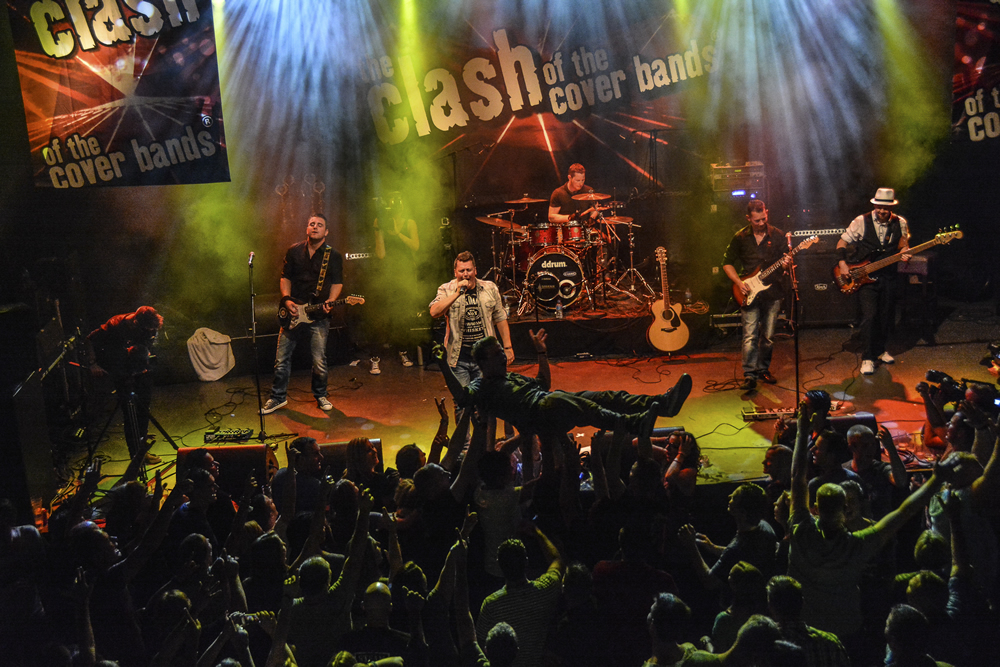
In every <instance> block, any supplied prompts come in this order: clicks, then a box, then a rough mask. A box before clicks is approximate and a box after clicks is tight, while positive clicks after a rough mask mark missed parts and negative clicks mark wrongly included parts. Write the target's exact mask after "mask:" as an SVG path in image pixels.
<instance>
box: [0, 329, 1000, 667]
mask: <svg viewBox="0 0 1000 667" xmlns="http://www.w3.org/2000/svg"><path fill="white" fill-rule="evenodd" d="M534 340H535V341H536V347H538V348H540V349H538V351H539V354H544V353H545V349H544V337H541V338H540V339H539V337H534ZM491 345H492V346H494V347H495V346H497V345H498V343H497V341H496V340H495V339H485V340H484V341H481V342H480V343H479V344H478V345H477V350H476V351H477V359H487V358H491V357H490V353H491V352H495V350H491V349H490V346H491ZM501 352H502V350H501ZM493 356H495V355H493ZM491 363H492V362H491ZM518 377H519V378H523V377H524V376H518ZM688 382H690V381H688ZM919 391H920V392H921V394H922V395H923V396H924V397H925V401H926V403H927V405H928V410H929V411H932V414H929V415H928V423H929V426H928V428H929V429H933V432H934V435H935V438H936V439H937V442H936V443H935V446H938V447H939V448H940V449H939V457H938V461H937V462H936V463H934V464H933V465H930V466H927V467H924V468H923V469H917V468H912V469H909V470H908V469H907V468H906V467H905V466H904V465H903V463H902V460H901V457H900V455H899V452H897V450H896V448H895V446H894V444H893V440H892V437H891V435H890V434H889V432H888V431H887V430H885V429H884V428H883V429H877V431H873V430H872V429H870V428H868V427H867V426H863V425H853V426H852V427H851V428H850V429H849V430H847V431H846V432H845V433H841V432H838V431H836V430H834V429H833V428H832V427H831V421H830V419H829V415H828V413H829V409H830V401H829V396H828V395H826V394H825V392H822V391H811V392H808V394H807V395H806V398H805V400H804V401H803V402H802V404H801V405H800V406H799V410H798V413H797V416H796V418H795V419H794V420H789V421H787V422H783V423H781V424H779V428H778V429H777V432H776V435H775V442H774V444H773V446H772V447H770V448H768V449H767V450H766V452H762V466H763V472H764V475H763V476H762V480H761V482H760V483H759V484H758V483H751V482H746V483H742V484H739V485H737V486H735V488H731V487H730V489H731V492H730V493H729V494H728V502H727V501H726V499H725V498H724V497H723V496H722V495H721V494H719V493H718V492H717V491H713V487H709V486H699V487H697V488H696V486H695V478H696V476H697V473H698V467H699V459H700V453H699V449H698V443H697V442H696V440H695V438H694V437H693V436H692V435H690V434H689V433H686V432H684V431H683V430H680V429H677V430H673V431H671V432H669V433H668V434H667V435H666V436H663V437H656V436H655V435H651V434H650V432H649V431H650V429H649V428H647V425H648V424H649V423H651V421H650V420H649V418H648V415H649V414H652V419H655V417H656V416H657V415H658V414H662V409H663V406H662V405H660V404H654V406H653V407H652V408H650V412H649V413H646V414H644V415H643V417H642V419H637V418H633V417H631V416H627V415H619V417H618V421H617V425H616V428H615V429H614V430H613V431H611V430H610V429H609V430H607V431H603V430H602V431H600V432H598V433H597V434H596V435H595V436H594V437H593V438H592V439H591V440H590V442H589V443H580V442H575V441H574V439H573V438H572V437H571V435H569V434H561V433H552V432H548V431H547V430H546V429H544V428H539V429H538V431H537V432H530V431H528V430H523V431H521V432H519V433H514V432H513V430H512V429H508V432H509V433H513V435H510V436H508V437H502V438H498V437H497V428H496V419H495V418H494V416H492V415H491V406H490V404H489V397H490V396H492V395H495V392H494V393H490V392H481V396H484V397H485V398H484V399H483V402H480V403H477V404H476V405H475V406H474V407H475V409H466V410H463V411H461V420H460V423H458V424H456V425H455V428H454V429H453V430H451V437H449V430H450V429H449V411H448V410H447V408H446V403H445V401H444V399H442V400H441V401H439V402H438V405H437V408H438V412H439V414H440V420H441V421H440V428H439V431H438V434H437V435H436V436H435V438H434V440H433V441H432V442H431V443H429V445H428V446H427V447H426V451H425V450H424V449H423V448H421V447H418V446H407V447H404V448H403V449H402V450H401V451H400V452H399V455H398V457H397V458H396V461H395V464H396V466H395V468H391V467H388V466H385V465H384V464H383V462H382V461H381V460H380V452H379V449H378V448H377V447H376V446H375V445H374V444H373V443H372V442H371V441H369V440H367V439H365V438H359V439H356V440H354V441H352V442H351V443H350V444H349V445H348V447H347V452H346V454H347V465H346V469H345V470H342V471H340V470H330V469H329V468H327V467H325V465H324V454H323V452H322V450H321V448H320V447H319V445H318V444H317V443H316V441H315V440H313V439H311V438H298V439H296V440H294V441H293V442H291V443H290V444H287V445H286V446H285V454H286V457H287V466H286V467H284V468H282V469H281V470H279V471H278V472H277V474H276V475H275V476H274V478H273V479H272V480H270V483H265V482H266V480H255V479H253V477H248V478H247V480H246V483H245V485H244V488H242V489H220V488H219V487H218V486H217V484H216V478H217V477H219V469H220V464H219V462H217V461H215V460H214V459H213V456H212V454H211V453H210V451H209V450H198V451H197V452H194V453H193V454H191V455H189V456H187V457H186V458H185V459H184V464H185V465H184V467H183V468H181V469H179V470H178V471H177V476H176V483H175V484H174V485H173V488H171V489H169V491H168V490H167V489H166V485H165V483H164V480H163V479H161V476H160V475H159V474H157V476H156V477H155V480H153V481H152V482H151V484H150V485H149V487H152V492H151V493H149V492H148V487H147V485H144V484H142V483H140V482H138V481H136V480H135V479H133V478H134V477H135V476H136V475H135V473H136V471H135V470H134V469H130V471H129V472H128V473H126V475H125V476H124V477H123V478H122V479H120V480H117V481H116V483H115V485H114V486H113V487H112V488H111V489H110V490H107V491H102V492H98V489H99V483H100V482H101V481H102V474H101V468H100V465H99V464H95V465H93V466H91V467H90V468H89V469H88V470H87V471H86V474H85V475H84V476H83V478H82V480H81V481H80V483H79V485H78V487H77V490H76V492H75V494H74V495H73V496H72V497H71V498H69V499H68V500H66V501H65V502H63V503H62V504H61V505H60V506H59V507H58V509H57V510H55V511H54V512H53V514H52V516H51V517H50V520H49V522H48V526H47V532H46V533H44V534H43V533H40V532H39V531H38V530H37V529H36V528H35V527H34V526H31V525H18V522H17V521H16V520H15V515H14V512H13V508H12V506H11V504H10V503H9V502H6V501H2V502H0V524H2V525H0V577H2V581H0V664H4V665H24V666H26V667H34V666H39V667H41V666H46V667H47V666H49V665H59V666H63V665H65V666H67V667H68V666H70V665H121V666H123V667H132V666H144V665H156V666H160V665H163V666H168V665H169V666H177V667H181V666H191V667H193V666H198V667H201V666H214V665H225V666H227V667H232V666H234V665H242V666H243V667H249V666H250V665H261V666H276V665H300V666H301V667H325V666H326V665H354V664H365V665H367V664H375V665H382V666H385V665H407V666H409V665H417V666H422V665H427V666H430V665H433V666H435V667H436V666H451V665H469V666H477V667H478V666H484V665H491V666H493V667H500V666H507V665H513V666H516V667H533V666H543V665H544V666H558V665H566V666H570V665H572V666H573V667H587V666H594V667H598V666H600V667H639V666H642V665H702V664H711V665H727V666H729V665H734V666H739V665H761V666H764V665H774V666H784V665H796V666H803V665H805V666H809V667H813V666H828V665H852V664H853V665H862V666H865V665H893V666H899V667H904V666H909V665H934V664H937V665H941V664H950V665H955V666H956V667H964V666H966V665H968V666H978V665H987V664H994V663H993V662H992V660H994V659H996V658H995V657H994V658H990V656H991V655H993V656H995V655H996V652H997V648H998V647H997V635H998V633H997V629H998V628H1000V624H998V620H997V614H996V611H997V604H998V602H1000V588H998V579H997V563H998V548H997V525H998V522H997V517H998V515H1000V498H998V496H1000V481H998V478H1000V461H998V459H1000V447H998V432H1000V429H998V421H1000V419H998V417H997V414H996V411H997V408H996V406H995V403H994V402H993V401H992V400H984V399H983V397H984V396H985V397H988V398H992V396H993V395H994V394H995V391H993V387H992V386H990V385H982V386H970V387H969V388H968V391H967V393H966V396H965V397H964V398H963V399H962V400H958V401H953V402H951V403H945V402H942V401H940V400H936V399H935V396H934V395H933V394H934V392H933V391H932V388H930V387H929V386H927V385H922V386H921V387H920V389H919ZM991 392H993V393H991ZM685 396H686V393H685V395H683V396H680V397H678V396H677V395H674V396H673V397H672V398H671V396H670V395H669V392H668V394H664V395H662V396H661V397H660V398H661V399H662V400H663V401H666V402H667V403H669V402H670V401H673V403H674V404H673V405H672V406H671V407H670V409H671V411H672V412H673V413H676V410H677V409H679V408H680V405H679V404H680V403H682V402H683V399H684V397H685ZM658 409H659V410H661V412H659V413H657V412H656V410H658ZM609 414H611V413H609ZM524 424H529V425H530V424H531V422H530V421H526V422H523V423H522V424H519V426H522V428H523V427H524ZM470 425H471V437H470V436H469V435H468V434H469V427H470ZM630 430H631V431H632V432H631V433H630V432H629V431H630ZM583 445H589V447H586V446H583ZM716 487H717V488H718V489H723V488H726V487H724V486H722V485H716Z"/></svg>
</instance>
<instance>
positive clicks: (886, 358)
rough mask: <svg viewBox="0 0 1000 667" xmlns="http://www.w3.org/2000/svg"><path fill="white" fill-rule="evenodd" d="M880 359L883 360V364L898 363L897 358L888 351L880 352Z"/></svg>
mask: <svg viewBox="0 0 1000 667" xmlns="http://www.w3.org/2000/svg"><path fill="white" fill-rule="evenodd" d="M878 360H879V361H881V362H882V363H883V364H894V363H896V359H895V358H894V357H893V356H892V355H891V354H889V353H888V352H883V353H882V354H880V355H879V356H878Z"/></svg>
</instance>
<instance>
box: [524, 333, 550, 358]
mask: <svg viewBox="0 0 1000 667" xmlns="http://www.w3.org/2000/svg"><path fill="white" fill-rule="evenodd" d="M528 336H529V337H530V338H531V344H532V345H534V346H535V352H537V353H538V354H544V353H545V352H547V351H548V348H547V347H546V346H545V339H547V338H548V334H546V333H545V329H539V330H538V333H535V331H534V330H532V329H528Z"/></svg>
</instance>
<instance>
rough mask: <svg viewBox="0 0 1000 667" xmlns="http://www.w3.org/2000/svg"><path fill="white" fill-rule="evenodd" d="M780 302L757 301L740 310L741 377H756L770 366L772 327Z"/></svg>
mask: <svg viewBox="0 0 1000 667" xmlns="http://www.w3.org/2000/svg"><path fill="white" fill-rule="evenodd" d="M780 310H781V300H780V299H774V300H764V299H757V300H756V301H755V302H754V303H753V304H752V305H751V306H749V307H745V308H741V309H740V313H741V314H742V316H743V375H744V376H745V377H756V376H757V375H759V374H760V373H763V372H764V371H766V370H768V369H769V368H770V366H771V353H772V352H773V351H774V327H775V325H776V324H777V322H778V311H780Z"/></svg>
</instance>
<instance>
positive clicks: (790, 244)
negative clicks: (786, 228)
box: [785, 232, 792, 250]
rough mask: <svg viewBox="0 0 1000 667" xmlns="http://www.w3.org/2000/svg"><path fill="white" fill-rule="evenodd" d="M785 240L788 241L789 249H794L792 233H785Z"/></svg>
mask: <svg viewBox="0 0 1000 667" xmlns="http://www.w3.org/2000/svg"><path fill="white" fill-rule="evenodd" d="M785 240H787V241H788V249H789V250H791V249H792V233H791V232H785Z"/></svg>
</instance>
